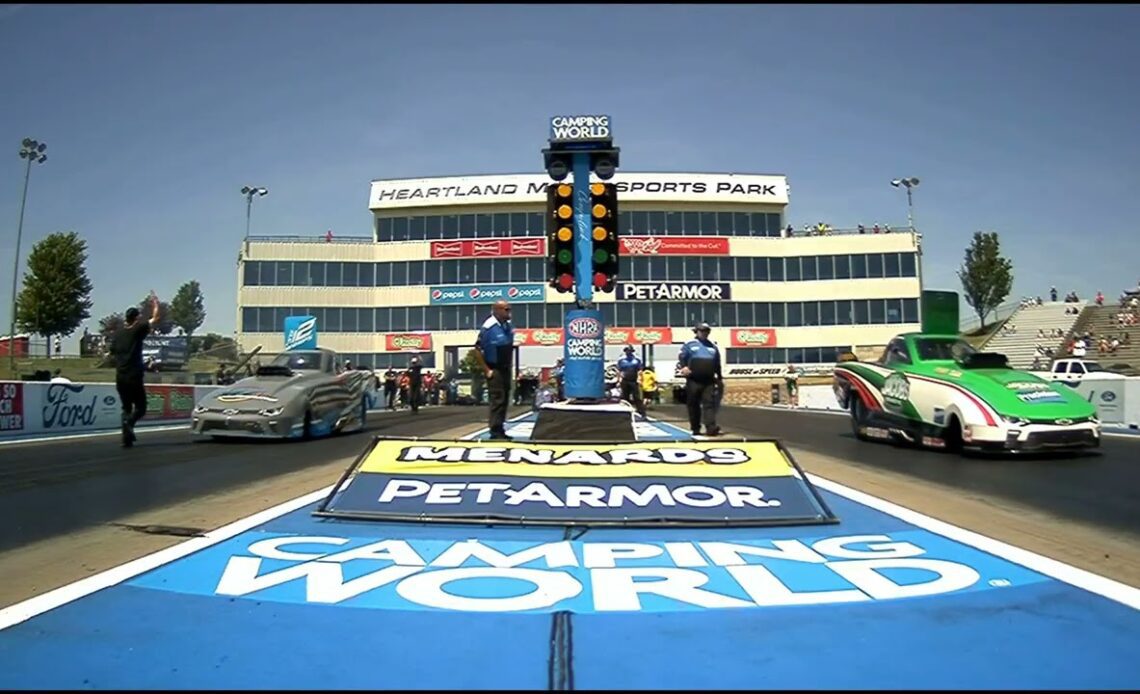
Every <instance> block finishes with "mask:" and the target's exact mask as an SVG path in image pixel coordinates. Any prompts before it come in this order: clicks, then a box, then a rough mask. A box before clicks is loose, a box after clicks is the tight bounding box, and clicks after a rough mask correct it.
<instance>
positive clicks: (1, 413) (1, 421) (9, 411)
mask: <svg viewBox="0 0 1140 694" xmlns="http://www.w3.org/2000/svg"><path fill="white" fill-rule="evenodd" d="M23 428H24V384H23V383H0V431H22V430H23Z"/></svg>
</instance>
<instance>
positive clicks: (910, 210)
mask: <svg viewBox="0 0 1140 694" xmlns="http://www.w3.org/2000/svg"><path fill="white" fill-rule="evenodd" d="M891 185H892V186H894V187H895V188H898V187H899V186H903V187H905V188H906V221H907V225H908V226H910V230H911V231H914V199H913V198H911V195H910V191H911V189H913V188H917V187H918V179H917V178H914V177H913V176H912V177H910V178H896V179H895V180H893V181H891Z"/></svg>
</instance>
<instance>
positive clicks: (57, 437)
mask: <svg viewBox="0 0 1140 694" xmlns="http://www.w3.org/2000/svg"><path fill="white" fill-rule="evenodd" d="M427 407H435V406H434V405H427V406H425V409H426V408H427ZM389 411H390V410H386V409H378V410H368V414H384V413H386V412H389ZM398 411H399V410H391V412H392V413H395V412H398ZM409 411H410V410H409ZM189 428H190V425H189V424H171V425H167V426H147V425H143V426H141V427H137V428H136V429H135V433H136V434H144V433H146V432H148V431H178V430H180V429H189ZM121 433H122V432H121V431H120V430H119V429H106V430H103V431H89V432H85V433H82V434H53V435H50V436H39V437H36V438H25V437H19V436H16V437H13V438H6V439H0V446H13V445H15V444H19V443H46V442H48V441H72V440H76V439H90V438H96V437H99V436H118V435H119V434H121Z"/></svg>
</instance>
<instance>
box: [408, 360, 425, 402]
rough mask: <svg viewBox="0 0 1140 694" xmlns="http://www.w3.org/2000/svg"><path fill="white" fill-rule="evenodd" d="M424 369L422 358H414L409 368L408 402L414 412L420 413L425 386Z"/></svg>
mask: <svg viewBox="0 0 1140 694" xmlns="http://www.w3.org/2000/svg"><path fill="white" fill-rule="evenodd" d="M423 368H424V367H423V364H421V363H420V358H419V357H412V363H411V364H410V365H409V366H408V401H409V402H411V405H412V412H419V411H420V398H421V397H422V392H423V385H424V372H423Z"/></svg>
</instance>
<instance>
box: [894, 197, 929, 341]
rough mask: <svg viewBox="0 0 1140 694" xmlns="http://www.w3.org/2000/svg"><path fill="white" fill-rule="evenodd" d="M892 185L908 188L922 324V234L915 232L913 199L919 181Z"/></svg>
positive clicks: (908, 214) (908, 224)
mask: <svg viewBox="0 0 1140 694" xmlns="http://www.w3.org/2000/svg"><path fill="white" fill-rule="evenodd" d="M891 185H892V186H894V187H895V188H898V187H900V186H901V187H903V188H906V221H907V226H909V227H910V233H911V234H914V249H915V270H916V274H917V275H918V322H919V324H921V323H922V234H920V233H918V232H917V231H915V228H914V198H913V197H911V191H912V190H913V189H915V188H917V187H918V179H917V178H915V177H913V176H911V177H910V178H896V179H894V180H893V181H891Z"/></svg>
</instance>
